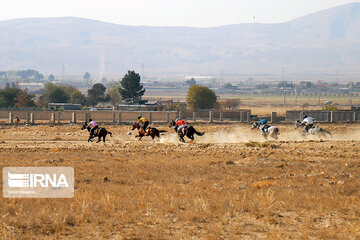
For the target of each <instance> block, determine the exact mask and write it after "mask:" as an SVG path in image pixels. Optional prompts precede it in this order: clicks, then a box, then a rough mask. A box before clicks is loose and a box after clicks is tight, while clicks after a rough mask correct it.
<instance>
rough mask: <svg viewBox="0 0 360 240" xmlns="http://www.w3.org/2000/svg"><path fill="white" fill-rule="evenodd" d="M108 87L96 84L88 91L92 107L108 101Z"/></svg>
mask: <svg viewBox="0 0 360 240" xmlns="http://www.w3.org/2000/svg"><path fill="white" fill-rule="evenodd" d="M105 91H106V87H105V86H104V85H103V84H101V83H96V84H94V85H93V86H92V88H91V89H89V90H88V95H87V103H88V104H89V105H91V106H95V105H96V104H98V103H99V102H103V101H105V99H106V96H105Z"/></svg>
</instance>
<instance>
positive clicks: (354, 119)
mask: <svg viewBox="0 0 360 240" xmlns="http://www.w3.org/2000/svg"><path fill="white" fill-rule="evenodd" d="M352 118H353V119H352V120H353V122H356V112H353V116H352Z"/></svg>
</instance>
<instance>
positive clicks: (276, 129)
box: [275, 127, 280, 135]
mask: <svg viewBox="0 0 360 240" xmlns="http://www.w3.org/2000/svg"><path fill="white" fill-rule="evenodd" d="M275 132H276V133H277V135H280V130H279V129H278V128H277V127H276V128H275Z"/></svg>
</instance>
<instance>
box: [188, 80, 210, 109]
mask: <svg viewBox="0 0 360 240" xmlns="http://www.w3.org/2000/svg"><path fill="white" fill-rule="evenodd" d="M216 100H217V96H216V94H215V92H214V91H213V90H211V89H209V88H208V87H203V86H199V85H194V86H192V87H190V88H189V90H188V93H187V97H186V102H187V103H188V105H189V106H190V107H191V108H192V109H211V108H213V107H214V105H215V104H216Z"/></svg>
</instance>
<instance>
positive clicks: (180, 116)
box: [179, 111, 182, 119]
mask: <svg viewBox="0 0 360 240" xmlns="http://www.w3.org/2000/svg"><path fill="white" fill-rule="evenodd" d="M181 115H182V113H181V111H179V119H181Z"/></svg>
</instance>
